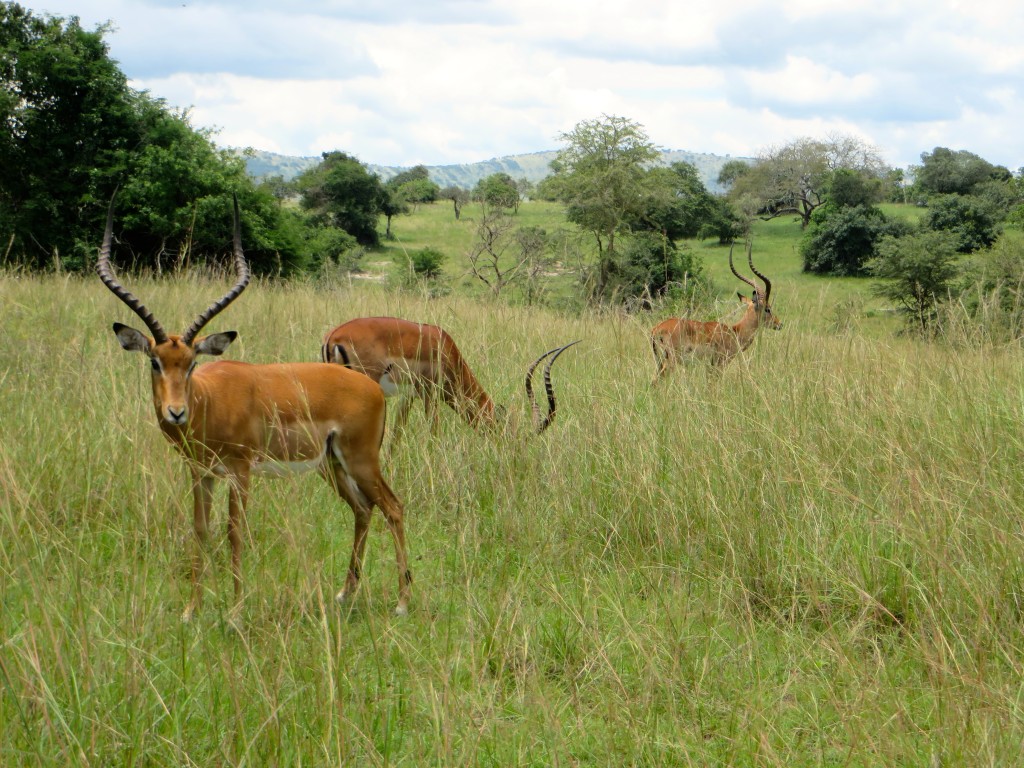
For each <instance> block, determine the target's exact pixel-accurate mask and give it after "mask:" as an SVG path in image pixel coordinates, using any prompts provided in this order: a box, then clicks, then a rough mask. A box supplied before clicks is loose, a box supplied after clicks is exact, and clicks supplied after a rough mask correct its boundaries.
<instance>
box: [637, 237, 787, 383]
mask: <svg viewBox="0 0 1024 768" xmlns="http://www.w3.org/2000/svg"><path fill="white" fill-rule="evenodd" d="M752 247H753V246H752V245H751V244H750V243H748V244H747V263H748V264H749V265H750V271H751V272H753V273H754V274H755V275H757V277H759V278H761V280H762V281H763V282H764V291H762V290H761V289H760V288H758V287H757V285H756V284H755V283H754V281H753V280H749V279H747V278H746V277H743V275H741V274H740V273H739V272H737V271H736V267H735V266H733V263H732V248H729V269H731V270H732V273H733V274H734V275H736V277H738V278H739V279H740V280H742V281H743V282H744V283H746V284H747V285H749V286H750V287H751V288H753V289H754V291H753V294H752V295H751V297H750V298H747V297H746V296H744V295H743V294H742V293H737V294H736V295H737V296H739V298H740V301H742V302H743V303H744V304H745V305H746V311H745V312H744V313H743V317H741V318H740V321H739V322H738V323H736V324H734V325H727V324H725V323H718V322H707V323H702V322H699V321H697V320H686V319H684V318H679V317H673V318H669V319H668V320H665V321H663V322H661V323H658V325H656V326H654V329H653V330H652V331H651V345H652V347H653V349H654V362H655V365H657V368H658V370H657V372H656V373H655V376H654V381H655V383H657V381H658V380H659V379H660V378H661V377H663V376H664V375H665V374H666V373H667V372H668V371H669V370H670V369H671V368H673V367H675V366H676V365H677V364H678V363H679V359H680V358H681V357H682V355H684V354H693V355H699V356H702V357H704V358H706V359H708V360H709V361H710V362H711V364H712V365H715V366H718V367H719V368H724V367H725V366H726V365H727V364H728V363H729V361H730V360H732V359H733V357H735V356H736V354H737V353H738V352H741V351H743V350H745V349H746V348H747V347H749V346H750V344H751V342H753V340H754V335H755V334H756V333H757V329H758V328H760V327H761V326H762V325H766V326H768V327H769V328H772V329H773V330H779V329H780V328H782V321H781V320H779V319H778V318H777V317H776V316H775V315H774V314H773V313H772V308H771V305H770V304H769V303H768V302H769V298H770V297H771V293H772V284H771V281H770V280H769V279H768V278H767V277H765V276H764V275H762V274H761V273H760V272H758V271H757V269H756V268H755V267H754V260H753V258H752V256H751V251H752Z"/></svg>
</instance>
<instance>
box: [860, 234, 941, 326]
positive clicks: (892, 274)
mask: <svg viewBox="0 0 1024 768" xmlns="http://www.w3.org/2000/svg"><path fill="white" fill-rule="evenodd" d="M867 270H868V271H869V272H870V273H871V274H872V275H874V276H875V277H879V278H883V279H884V282H882V283H879V284H878V285H877V286H875V288H874V290H875V292H876V293H877V294H878V295H880V296H884V297H885V298H887V299H889V300H891V301H893V302H895V303H896V305H897V309H898V310H899V311H900V312H901V313H903V314H904V315H905V316H906V317H907V320H908V322H909V323H910V324H911V326H912V327H914V328H916V329H917V330H918V331H920V332H922V333H926V332H927V331H928V330H929V328H930V326H931V325H932V322H933V321H934V319H935V315H936V308H937V307H938V305H939V303H940V302H942V301H943V300H945V299H946V298H947V297H948V296H949V293H950V289H951V287H952V285H953V282H954V280H955V278H956V277H957V274H958V266H957V251H956V241H955V239H954V238H953V237H952V236H950V235H949V233H946V232H934V231H932V232H920V233H918V234H914V235H908V236H904V237H885V238H883V239H882V240H881V242H880V243H879V245H878V255H877V256H876V257H875V258H873V259H871V260H870V261H869V262H868V263H867Z"/></svg>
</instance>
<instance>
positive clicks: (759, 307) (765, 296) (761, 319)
mask: <svg viewBox="0 0 1024 768" xmlns="http://www.w3.org/2000/svg"><path fill="white" fill-rule="evenodd" d="M753 247H754V246H753V244H752V243H749V242H748V243H747V264H749V265H750V271H751V272H753V273H754V274H755V275H757V276H758V277H759V278H761V281H762V282H763V283H764V290H763V291H762V290H761V289H760V288H758V287H757V284H756V283H755V282H754V281H753V280H750V279H749V278H746V277H744V276H743V275H741V274H740V273H739V272H737V271H736V267H735V266H733V263H732V247H731V246H730V247H729V269H731V270H732V273H733V274H734V275H736V277H738V278H739V279H740V280H742V281H743V282H744V283H746V284H747V285H749V286H750V287H751V288H753V289H754V290H753V293H752V294H751V296H750V298H747V297H746V296H744V295H743V294H742V293H737V294H736V295H737V296H739V297H740V301H742V302H743V303H744V304H748V305H750V306H753V308H754V311H755V312H756V313H757V320H758V324H759V325H765V326H767V327H768V328H771V329H772V330H776V331H777V330H779V329H780V328H782V321H781V320H779V318H777V317H776V316H775V314H774V313H773V312H772V307H771V304H770V303H769V300H770V299H771V295H772V283H771V280H769V279H768V278H767V277H765V276H764V275H762V274H761V273H760V272H758V271H757V269H756V268H755V267H754V260H753V258H752V257H751V253H752V251H753Z"/></svg>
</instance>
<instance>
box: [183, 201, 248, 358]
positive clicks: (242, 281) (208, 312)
mask: <svg viewBox="0 0 1024 768" xmlns="http://www.w3.org/2000/svg"><path fill="white" fill-rule="evenodd" d="M231 197H232V200H233V201H234V215H235V234H234V251H235V271H237V272H238V281H237V282H236V283H235V284H234V286H233V287H232V288H231V290H230V291H228V292H227V293H225V294H224V295H223V296H222V297H221V298H219V299H218V300H217V301H215V302H213V304H211V305H210V306H209V307H207V308H206V309H205V310H203V311H202V312H201V313H199V316H198V317H197V318H196V319H195V320H193V321H192V325H190V326H189V327H188V330H186V331H185V334H184V335H183V336H182V337H181V340H182V341H183V342H185V343H186V344H191V343H192V340H193V339H194V338H195V337H196V334H198V333H199V332H200V331H201V330H203V327H204V326H205V325H206V324H207V323H208V322H210V321H211V320H212V319H213V318H215V317H216V316H217V315H219V314H220V313H221V312H223V311H224V310H225V309H227V308H228V305H229V304H231V302H233V301H234V300H235V299H237V298H238V297H239V296H240V295H241V293H242V291H244V290H245V286H247V285H248V284H249V263H248V262H247V261H246V260H245V253H244V252H243V251H242V222H241V219H240V218H239V215H238V196H237V195H232V196H231Z"/></svg>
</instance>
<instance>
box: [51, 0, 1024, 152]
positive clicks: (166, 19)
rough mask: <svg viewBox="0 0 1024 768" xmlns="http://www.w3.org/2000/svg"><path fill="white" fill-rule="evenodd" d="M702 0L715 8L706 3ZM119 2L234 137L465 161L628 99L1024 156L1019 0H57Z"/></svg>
mask: <svg viewBox="0 0 1024 768" xmlns="http://www.w3.org/2000/svg"><path fill="white" fill-rule="evenodd" d="M698 5H699V7H698ZM36 10H37V11H43V10H48V11H51V12H53V13H55V14H57V15H63V16H68V15H72V14H74V15H78V16H79V17H80V18H81V19H82V23H83V26H86V27H87V28H89V27H91V26H92V25H94V24H97V23H100V22H102V21H105V20H107V19H110V20H112V21H113V22H114V26H115V28H116V31H114V32H112V33H110V34H109V35H108V36H107V38H106V39H107V41H108V44H109V45H110V48H111V53H112V56H113V57H114V58H116V59H117V60H118V61H119V62H120V63H121V66H122V69H123V70H124V72H125V73H126V74H127V75H128V76H129V77H130V78H132V82H133V84H134V85H135V86H136V87H140V88H146V89H148V90H149V91H150V92H151V93H152V94H153V95H155V96H158V97H162V98H164V99H166V100H167V102H168V103H170V104H172V105H176V106H179V107H191V108H192V119H193V123H194V124H196V125H199V126H205V127H216V128H218V129H219V130H220V133H219V134H218V137H217V139H218V143H220V144H222V145H251V146H255V147H257V148H260V149H269V150H273V151H279V152H283V153H287V154H302V155H317V154H320V153H321V152H323V151H327V150H332V149H341V150H344V151H348V152H351V153H352V154H355V155H356V156H358V157H359V158H360V159H362V160H364V161H366V162H372V163H381V164H388V165H412V164H415V163H419V162H423V163H427V164H442V163H449V162H471V161H474V160H482V159H486V158H489V157H493V156H499V155H504V154H514V153H518V152H528V151H538V150H543V149H550V148H553V147H556V146H557V145H558V142H557V139H556V136H557V134H558V133H559V132H561V131H565V130H568V129H569V128H571V127H572V126H573V125H574V124H575V123H576V122H578V121H579V120H583V119H590V118H594V117H597V116H599V115H600V114H616V115H621V116H625V117H628V118H631V119H633V120H636V121H638V122H640V123H642V124H643V125H644V126H645V127H646V129H647V132H648V134H649V135H650V137H651V139H652V140H653V141H655V142H656V143H658V144H659V145H662V146H666V147H670V148H675V149H690V150H694V151H707V152H715V153H719V154H732V155H734V156H737V155H750V154H753V153H755V152H757V151H758V150H759V149H761V148H763V147H765V146H767V145H769V144H777V143H780V142H784V141H787V140H790V139H793V138H796V137H798V136H804V135H812V136H822V135H825V134H827V133H832V132H843V133H853V134H856V135H858V136H861V137H863V138H865V139H867V140H868V141H871V142H873V143H874V144H876V145H878V146H879V147H880V148H881V149H882V150H883V152H884V153H885V154H886V156H887V157H888V158H889V160H890V161H891V162H893V163H894V164H898V165H906V164H908V163H915V162H917V161H918V159H919V156H920V153H921V152H923V151H931V149H932V148H934V147H935V146H949V147H951V148H955V149H969V150H971V151H973V152H976V153H978V154H980V155H981V156H983V157H985V158H986V159H988V160H990V161H992V162H996V163H1002V164H1005V165H1008V166H1010V167H1012V168H1016V167H1017V166H1020V165H1024V132H1020V131H1019V130H1018V129H1017V127H1018V126H1019V125H1020V124H1021V118H1022V117H1024V108H1022V107H1021V104H1022V102H1024V99H1022V95H1024V94H1022V93H1021V89H1022V83H1024V48H1022V47H1021V46H1020V44H1019V40H1020V38H1021V35H1022V33H1024V6H1021V5H1020V4H1019V3H1018V2H1016V0H1014V2H1010V0H1004V1H1000V0H970V1H969V2H967V1H965V2H958V1H957V0H909V2H901V3H892V2H890V0H862V1H861V2H859V3H857V4H852V3H849V2H848V1H847V0H793V1H791V2H788V3H785V4H779V3H768V2H765V0H733V1H732V2H729V3H717V4H692V3H680V2H677V1H676V0H588V1H587V2H585V1H584V0H562V1H561V2H557V3H554V2H550V0H520V2H518V3H516V4H514V5H513V4H508V3H504V2H502V3H498V2H497V1H496V0H440V1H439V2H431V3H423V2H422V1H421V0H394V1H393V2H391V3H388V4H385V5H374V4H368V3H365V2H358V3H357V2H355V1H354V0H313V2H306V3H302V4H301V5H299V6H290V7H286V6H283V5H281V4H280V3H278V2H274V3H270V2H268V1H267V0H247V2H241V0H201V1H200V2H195V1H194V0H177V1H172V0H133V2H128V1H127V0H104V1H103V2H100V0H74V1H73V2H72V0H49V6H47V7H45V8H44V7H43V6H39V7H38V8H37V9H36Z"/></svg>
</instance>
